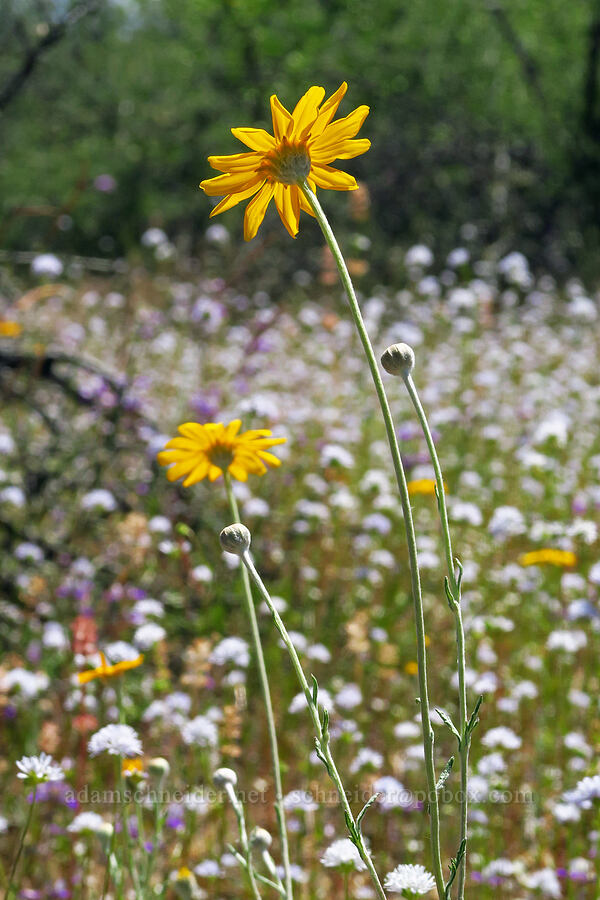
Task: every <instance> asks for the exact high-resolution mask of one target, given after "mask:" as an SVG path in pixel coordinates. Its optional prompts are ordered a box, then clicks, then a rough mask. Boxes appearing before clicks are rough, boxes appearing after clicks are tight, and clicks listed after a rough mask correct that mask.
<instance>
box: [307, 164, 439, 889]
mask: <svg viewBox="0 0 600 900" xmlns="http://www.w3.org/2000/svg"><path fill="white" fill-rule="evenodd" d="M299 188H300V190H301V191H302V194H303V196H304V198H305V199H306V201H307V203H308V205H309V206H310V208H311V209H312V211H313V213H314V215H315V218H316V219H317V221H318V223H319V225H320V227H321V231H322V232H323V235H324V237H325V240H326V242H327V245H328V247H329V249H330V250H331V252H332V254H333V257H334V259H335V262H336V265H337V268H338V272H339V274H340V278H341V281H342V284H343V286H344V290H345V292H346V296H347V298H348V303H349V305H350V311H351V313H352V318H353V319H354V324H355V325H356V329H357V331H358V335H359V337H360V341H361V344H362V346H363V350H364V353H365V356H366V358H367V363H368V365H369V370H370V372H371V376H372V378H373V382H374V385H375V391H376V393H377V398H378V400H379V405H380V407H381V412H382V415H383V420H384V424H385V430H386V433H387V438H388V443H389V445H390V451H391V455H392V461H393V464H394V470H395V473H396V481H397V483H398V489H399V492H400V501H401V505H402V513H403V516H404V528H405V531H406V542H407V545H408V557H409V564H410V576H411V586H412V597H413V604H414V614H415V625H416V633H417V662H418V666H419V672H418V677H419V692H420V697H419V704H420V710H421V727H422V732H423V748H424V751H425V773H426V778H427V791H428V806H429V817H430V825H431V828H430V841H431V859H432V868H433V873H434V877H435V884H436V889H437V893H438V897H439V900H444V898H445V885H444V876H443V872H442V860H441V850H440V813H439V799H438V793H437V788H436V776H435V763H434V753H433V743H434V735H433V729H432V727H431V720H430V712H429V695H428V688H427V657H426V651H425V622H424V617H423V598H422V594H421V579H420V576H419V564H418V556H417V542H416V535H415V527H414V522H413V518H412V512H411V506H410V497H409V493H408V487H407V482H406V474H405V472H404V465H403V463H402V457H401V456H400V449H399V447H398V440H397V438H396V432H395V429H394V423H393V420H392V415H391V412H390V407H389V403H388V399H387V396H386V393H385V388H384V386H383V382H382V380H381V375H380V374H379V368H378V366H377V361H376V359H375V354H374V352H373V347H372V345H371V341H370V338H369V335H368V333H367V330H366V327H365V324H364V321H363V317H362V313H361V311H360V307H359V305H358V300H357V298H356V293H355V291H354V286H353V284H352V280H351V278H350V274H349V272H348V269H347V266H346V263H345V261H344V257H343V256H342V253H341V250H340V248H339V245H338V243H337V240H336V238H335V235H334V233H333V231H332V230H331V226H330V224H329V222H328V220H327V217H326V215H325V213H324V211H323V209H322V207H321V204H320V203H319V201H318V200H317V197H316V195H315V193H314V192H313V191H312V190H311V187H310V185H309V183H308V181H307V180H306V179H304V180H303V181H301V182H299Z"/></svg>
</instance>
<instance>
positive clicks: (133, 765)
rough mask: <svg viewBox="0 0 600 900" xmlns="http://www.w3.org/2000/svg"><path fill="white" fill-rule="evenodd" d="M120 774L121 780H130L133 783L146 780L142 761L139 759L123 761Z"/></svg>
mask: <svg viewBox="0 0 600 900" xmlns="http://www.w3.org/2000/svg"><path fill="white" fill-rule="evenodd" d="M121 774H122V775H123V778H131V779H132V780H133V781H141V780H142V779H144V778H146V772H145V771H144V760H143V759H140V757H139V756H138V757H136V758H135V759H124V760H123V764H122V766H121Z"/></svg>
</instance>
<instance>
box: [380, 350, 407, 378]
mask: <svg viewBox="0 0 600 900" xmlns="http://www.w3.org/2000/svg"><path fill="white" fill-rule="evenodd" d="M381 365H382V366H383V368H384V369H385V371H386V372H389V373H390V375H402V376H405V375H410V373H411V372H412V370H413V369H414V367H415V352H414V350H413V349H412V347H409V346H408V344H392V346H391V347H388V348H387V350H386V351H385V353H384V354H383V356H382V357H381Z"/></svg>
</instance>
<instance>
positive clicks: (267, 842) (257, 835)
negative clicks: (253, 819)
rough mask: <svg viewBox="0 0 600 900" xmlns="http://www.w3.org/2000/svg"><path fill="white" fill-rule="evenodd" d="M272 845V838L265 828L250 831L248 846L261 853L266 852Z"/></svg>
mask: <svg viewBox="0 0 600 900" xmlns="http://www.w3.org/2000/svg"><path fill="white" fill-rule="evenodd" d="M272 843H273V838H272V837H271V835H270V834H269V832H268V831H267V830H266V828H259V827H258V826H257V827H256V828H253V829H252V834H251V835H250V844H251V846H252V847H254V848H255V849H256V850H259V851H261V852H262V851H263V850H268V849H269V847H270V846H271V844H272Z"/></svg>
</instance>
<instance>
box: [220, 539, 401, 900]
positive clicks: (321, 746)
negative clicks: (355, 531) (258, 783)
mask: <svg viewBox="0 0 600 900" xmlns="http://www.w3.org/2000/svg"><path fill="white" fill-rule="evenodd" d="M242 528H243V526H242ZM227 530H228V529H225V532H227ZM244 532H246V533H247V535H248V546H249V532H247V530H246V529H244ZM240 536H241V537H242V538H243V533H242V532H241V530H240V532H239V534H236V535H234V540H235V542H236V543H237V544H238V549H234V548H233V546H232V544H231V543H230V544H229V545H228V544H227V543H226V541H223V533H222V544H223V546H224V548H225V549H227V550H229V552H234V553H237V555H239V556H240V557H241V560H242V562H243V563H244V566H245V569H244V571H247V572H249V573H250V577H251V578H252V580H253V582H254V584H255V585H256V587H257V589H258V591H259V593H260V595H261V597H262V598H263V600H264V601H265V603H266V604H267V606H268V608H269V611H270V613H271V615H272V616H273V620H274V622H275V626H276V628H277V630H278V631H279V634H280V635H281V638H282V640H283V642H284V644H285V646H286V648H287V651H288V653H289V655H290V659H291V661H292V666H293V667H294V671H295V672H296V677H297V678H298V681H299V683H300V687H301V688H302V691H303V693H304V696H305V698H306V702H307V704H308V710H309V713H310V717H311V719H312V722H313V726H314V729H315V733H316V736H317V753H318V755H319V757H320V759H321V761H322V762H323V764H324V765H325V767H326V769H327V772H328V774H329V777H330V778H331V780H332V781H333V783H334V785H335V787H336V790H337V792H338V796H339V798H340V803H341V805H342V809H343V810H344V817H345V819H346V825H347V826H348V829H349V832H350V834H351V837H352V840H353V841H354V843H355V846H356V848H357V850H358V852H359V853H360V857H361V859H362V860H363V862H364V864H365V865H366V867H367V869H368V871H369V874H370V876H371V879H372V881H373V884H374V886H375V890H376V891H377V896H378V897H379V898H380V900H386V895H385V892H384V890H383V887H382V885H381V881H380V880H379V876H378V874H377V871H376V869H375V866H374V864H373V860H372V859H371V854H370V853H369V850H368V848H367V846H366V844H365V841H364V839H363V836H362V832H361V828H360V821H357V819H355V818H354V815H353V813H352V809H351V807H350V804H349V802H348V798H347V796H346V791H345V789H344V785H343V782H342V779H341V776H340V774H339V772H338V770H337V767H336V764H335V762H334V759H333V756H332V754H331V748H330V746H329V729H328V716H327V715H324V717H323V720H321V716H320V713H319V707H318V702H317V700H316V689H315V693H314V694H313V692H312V691H311V689H310V687H309V685H308V681H307V680H306V676H305V674H304V670H303V668H302V663H301V662H300V659H299V657H298V653H297V651H296V648H295V647H294V644H293V642H292V639H291V638H290V636H289V634H288V631H287V628H286V627H285V625H284V624H283V620H282V618H281V616H280V615H279V613H278V612H277V610H276V609H275V606H274V605H273V601H272V599H271V596H270V594H269V592H268V590H267V588H266V587H265V585H264V583H263V581H262V578H261V577H260V575H259V574H258V572H257V570H256V567H255V566H254V563H253V562H252V558H251V556H250V554H249V553H248V549H247V547H246V549H243V544H242V543H240V539H239V538H240ZM242 550H243V552H240V551H242Z"/></svg>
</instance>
